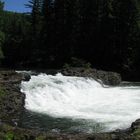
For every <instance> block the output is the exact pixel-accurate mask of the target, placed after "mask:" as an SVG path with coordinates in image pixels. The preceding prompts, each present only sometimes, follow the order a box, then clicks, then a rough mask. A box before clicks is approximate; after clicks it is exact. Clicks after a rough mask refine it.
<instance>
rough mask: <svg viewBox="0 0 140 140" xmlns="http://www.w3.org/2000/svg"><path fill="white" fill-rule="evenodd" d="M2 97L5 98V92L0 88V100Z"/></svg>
mask: <svg viewBox="0 0 140 140" xmlns="http://www.w3.org/2000/svg"><path fill="white" fill-rule="evenodd" d="M4 96H5V91H4V90H3V89H2V88H0V98H1V97H4Z"/></svg>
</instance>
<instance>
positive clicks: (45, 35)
mask: <svg viewBox="0 0 140 140" xmlns="http://www.w3.org/2000/svg"><path fill="white" fill-rule="evenodd" d="M1 5H2V6H0V7H3V3H2V2H1ZM26 6H27V7H28V8H31V13H30V14H17V13H10V12H5V11H3V10H2V8H1V12H0V14H1V21H2V22H0V24H1V26H0V38H1V40H0V41H1V42H0V45H1V48H2V50H3V54H2V51H1V53H0V58H2V59H3V61H2V62H3V65H5V66H12V67H23V68H24V67H26V68H27V67H34V68H60V67H62V66H63V65H64V64H65V63H70V60H71V58H73V57H74V58H78V59H82V60H85V61H87V62H90V63H91V65H92V66H93V67H95V68H100V69H105V70H113V71H118V72H121V73H122V74H123V75H128V74H130V75H134V74H136V73H137V74H139V70H140V25H139V23H140V17H139V7H140V4H139V1H138V0H123V1H122V0H55V1H51V0H30V1H29V3H28V4H27V5H26ZM137 77H138V76H137Z"/></svg>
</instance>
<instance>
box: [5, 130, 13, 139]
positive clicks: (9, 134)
mask: <svg viewBox="0 0 140 140" xmlns="http://www.w3.org/2000/svg"><path fill="white" fill-rule="evenodd" d="M13 139H14V134H13V133H11V132H8V133H7V134H6V135H5V140H13Z"/></svg>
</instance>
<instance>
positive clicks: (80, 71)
mask: <svg viewBox="0 0 140 140" xmlns="http://www.w3.org/2000/svg"><path fill="white" fill-rule="evenodd" d="M58 72H60V73H62V74H63V75H65V76H79V77H89V78H93V79H95V80H97V81H99V82H101V81H102V82H103V84H105V85H112V86H116V85H119V84H120V83H121V76H120V74H118V73H116V72H107V71H102V70H96V69H91V68H89V69H86V68H69V69H62V70H59V71H58ZM100 80H101V81H100Z"/></svg>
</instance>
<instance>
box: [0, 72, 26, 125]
mask: <svg viewBox="0 0 140 140" xmlns="http://www.w3.org/2000/svg"><path fill="white" fill-rule="evenodd" d="M21 80H23V76H22V75H21V74H18V73H16V72H14V71H0V90H1V92H2V93H3V95H2V96H0V119H1V121H2V122H7V123H9V124H11V125H13V126H15V125H17V124H18V121H19V119H20V116H21V115H22V113H23V110H24V102H25V101H24V100H25V95H24V94H23V93H21V92H20V88H19V87H20V83H21ZM13 120H16V121H13Z"/></svg>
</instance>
